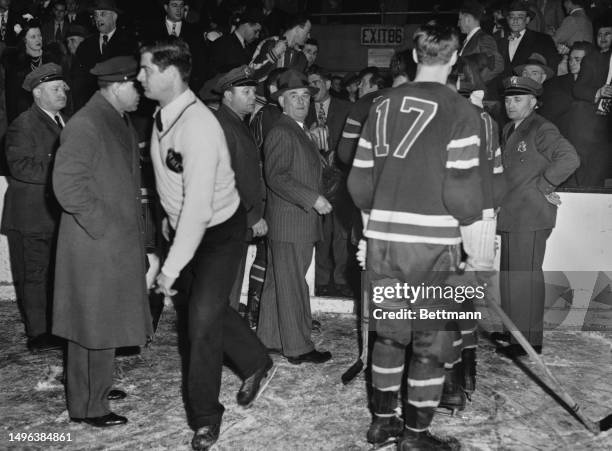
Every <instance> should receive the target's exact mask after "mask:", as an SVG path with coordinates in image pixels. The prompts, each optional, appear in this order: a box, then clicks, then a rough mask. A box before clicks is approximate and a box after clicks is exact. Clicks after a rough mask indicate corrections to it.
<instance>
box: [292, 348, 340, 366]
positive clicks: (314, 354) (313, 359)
mask: <svg viewBox="0 0 612 451" xmlns="http://www.w3.org/2000/svg"><path fill="white" fill-rule="evenodd" d="M331 356H332V355H331V352H329V351H323V352H321V351H317V350H316V349H313V350H312V351H310V352H307V353H306V354H301V355H298V356H297V357H287V361H288V362H289V363H292V364H294V365H299V364H301V363H324V362H327V361H328V360H329V359H331Z"/></svg>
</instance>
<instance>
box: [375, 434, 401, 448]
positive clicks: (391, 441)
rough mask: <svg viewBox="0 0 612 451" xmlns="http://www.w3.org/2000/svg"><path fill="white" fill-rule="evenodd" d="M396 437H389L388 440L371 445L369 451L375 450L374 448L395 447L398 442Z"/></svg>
mask: <svg viewBox="0 0 612 451" xmlns="http://www.w3.org/2000/svg"><path fill="white" fill-rule="evenodd" d="M398 441H399V439H398V437H390V438H389V439H388V440H386V441H385V442H383V443H377V444H375V445H372V447H371V448H369V449H370V451H375V450H380V449H382V450H385V449H386V450H391V449H396V448H397V444H398Z"/></svg>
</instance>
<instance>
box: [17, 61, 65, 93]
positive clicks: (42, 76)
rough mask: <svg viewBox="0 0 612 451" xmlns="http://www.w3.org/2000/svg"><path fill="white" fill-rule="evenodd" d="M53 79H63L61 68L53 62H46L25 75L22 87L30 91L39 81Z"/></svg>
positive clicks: (44, 81)
mask: <svg viewBox="0 0 612 451" xmlns="http://www.w3.org/2000/svg"><path fill="white" fill-rule="evenodd" d="M55 80H64V74H63V73H62V68H61V67H60V66H58V65H57V64H55V63H47V64H43V65H41V66H40V67H37V68H36V69H35V70H33V71H32V72H30V73H29V74H28V75H26V77H25V79H24V80H23V85H22V87H23V89H25V90H26V91H29V92H31V91H32V90H34V88H36V87H37V86H38V85H40V84H41V83H46V82H48V81H55Z"/></svg>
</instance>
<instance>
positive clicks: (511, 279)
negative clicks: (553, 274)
mask: <svg viewBox="0 0 612 451" xmlns="http://www.w3.org/2000/svg"><path fill="white" fill-rule="evenodd" d="M541 93H542V86H541V85H540V84H539V83H537V82H535V81H533V80H532V79H531V78H526V77H516V76H514V77H509V78H507V79H505V80H504V96H505V105H506V113H507V115H508V118H509V119H510V123H508V124H506V126H505V127H504V129H503V132H502V148H503V152H502V162H503V166H504V172H505V173H506V187H507V192H506V195H505V196H504V198H503V199H502V202H501V208H500V211H499V215H498V219H497V230H498V231H499V232H500V235H501V260H500V292H501V305H502V308H503V309H504V311H505V312H506V313H507V314H508V316H509V317H510V319H511V320H512V321H513V323H514V324H516V326H517V328H518V329H519V330H520V331H521V332H522V333H523V335H525V338H527V340H528V341H529V343H530V344H531V345H532V346H533V347H534V349H535V350H536V351H537V352H541V351H542V340H543V321H544V300H545V299H544V273H543V272H542V262H543V261H544V253H545V251H546V240H547V239H548V237H549V236H550V233H551V232H552V229H553V228H554V227H555V222H556V217H557V206H558V205H560V204H561V200H560V198H559V195H558V194H557V193H555V189H556V187H557V186H558V185H560V184H561V183H563V182H564V181H565V180H566V179H567V178H568V177H569V176H570V175H571V174H572V173H573V172H574V171H575V170H576V168H577V167H578V166H579V158H578V154H577V153H576V150H575V149H574V146H572V145H571V144H570V143H569V141H567V140H566V139H565V138H564V137H563V136H561V133H559V130H558V129H557V127H555V126H554V125H553V124H552V123H550V122H548V121H547V120H546V119H544V118H543V117H541V116H539V115H538V114H536V113H535V107H536V104H537V97H538V96H540V95H541ZM492 338H493V339H494V340H496V341H510V334H509V333H495V334H492ZM499 352H501V353H503V354H505V355H506V356H509V357H517V356H521V355H526V351H525V350H524V349H523V348H522V347H521V346H520V345H519V344H517V343H516V342H515V341H511V344H510V345H509V346H506V347H503V348H499Z"/></svg>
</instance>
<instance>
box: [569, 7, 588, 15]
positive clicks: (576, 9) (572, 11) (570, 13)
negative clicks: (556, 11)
mask: <svg viewBox="0 0 612 451" xmlns="http://www.w3.org/2000/svg"><path fill="white" fill-rule="evenodd" d="M581 9H584V8H574V9H572V10H571V11H570V12H569V14H568V16H571V15H572V14H574V13H575V12H576V11H580V10H581Z"/></svg>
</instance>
